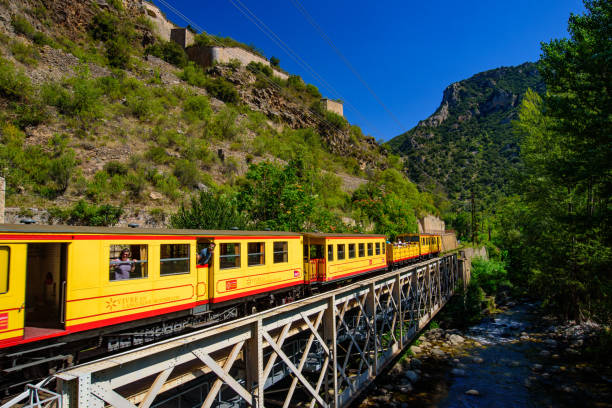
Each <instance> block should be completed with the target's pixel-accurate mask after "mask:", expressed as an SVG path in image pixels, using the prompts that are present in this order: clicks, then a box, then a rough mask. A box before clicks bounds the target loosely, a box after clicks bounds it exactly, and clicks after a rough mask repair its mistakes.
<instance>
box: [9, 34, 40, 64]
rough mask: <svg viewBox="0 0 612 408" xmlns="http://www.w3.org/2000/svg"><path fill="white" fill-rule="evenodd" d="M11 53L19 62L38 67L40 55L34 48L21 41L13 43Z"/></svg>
mask: <svg viewBox="0 0 612 408" xmlns="http://www.w3.org/2000/svg"><path fill="white" fill-rule="evenodd" d="M11 53H12V54H13V57H15V59H16V60H17V61H19V62H21V63H22V64H26V65H33V66H36V64H37V63H38V59H39V58H40V54H38V51H37V50H36V48H35V47H34V46H32V45H29V44H26V43H24V42H22V41H19V40H15V41H13V42H11Z"/></svg>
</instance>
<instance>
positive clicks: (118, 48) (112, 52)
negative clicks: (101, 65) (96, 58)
mask: <svg viewBox="0 0 612 408" xmlns="http://www.w3.org/2000/svg"><path fill="white" fill-rule="evenodd" d="M106 58H107V59H108V63H109V65H110V66H111V67H114V68H126V67H127V65H128V63H129V62H130V45H129V44H128V42H127V40H126V39H125V38H123V37H118V38H115V39H113V40H110V41H107V42H106Z"/></svg>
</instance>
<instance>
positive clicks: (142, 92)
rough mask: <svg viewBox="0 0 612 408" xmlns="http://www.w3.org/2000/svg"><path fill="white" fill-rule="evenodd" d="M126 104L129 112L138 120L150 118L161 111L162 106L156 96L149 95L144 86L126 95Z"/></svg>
mask: <svg viewBox="0 0 612 408" xmlns="http://www.w3.org/2000/svg"><path fill="white" fill-rule="evenodd" d="M126 105H127V107H128V108H129V110H130V112H131V113H132V114H133V115H134V116H136V117H138V118H139V119H140V120H147V119H150V118H151V117H152V116H154V115H156V114H157V113H159V112H161V111H162V106H161V104H160V102H159V100H158V99H157V98H154V97H153V96H152V95H151V92H150V91H149V90H148V89H146V88H141V89H139V90H138V91H136V92H133V93H131V94H129V95H127V97H126Z"/></svg>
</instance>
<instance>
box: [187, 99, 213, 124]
mask: <svg viewBox="0 0 612 408" xmlns="http://www.w3.org/2000/svg"><path fill="white" fill-rule="evenodd" d="M211 115H212V110H211V109H210V103H209V102H208V98H207V97H206V96H204V95H194V96H190V97H188V98H187V99H186V100H185V103H184V105H183V116H184V117H185V118H186V119H187V120H189V121H192V122H195V121H196V120H206V121H207V120H209V119H210V116H211Z"/></svg>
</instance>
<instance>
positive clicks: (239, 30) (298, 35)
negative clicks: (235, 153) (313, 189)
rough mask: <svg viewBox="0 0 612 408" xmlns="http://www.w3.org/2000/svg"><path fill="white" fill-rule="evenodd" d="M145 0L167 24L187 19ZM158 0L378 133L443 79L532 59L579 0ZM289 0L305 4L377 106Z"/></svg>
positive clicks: (417, 108)
mask: <svg viewBox="0 0 612 408" xmlns="http://www.w3.org/2000/svg"><path fill="white" fill-rule="evenodd" d="M153 1H154V3H155V4H157V5H158V6H160V8H161V9H162V10H163V11H164V12H166V14H167V16H168V17H169V18H170V19H171V20H172V21H174V22H175V23H176V24H178V25H180V26H186V25H187V23H186V22H185V21H184V20H182V19H181V18H179V17H177V16H176V15H175V14H174V13H173V12H172V11H170V10H169V9H168V8H167V7H165V6H164V5H163V4H161V2H160V1H159V0H153ZM164 1H166V2H167V3H169V4H170V5H172V6H173V7H175V8H176V9H178V10H180V11H181V12H182V13H183V14H184V15H185V16H187V17H188V18H189V19H190V20H192V21H193V22H195V23H196V24H197V25H198V26H199V27H201V28H203V29H204V30H205V31H207V32H209V33H212V34H218V35H222V36H230V37H232V38H235V39H236V40H238V41H241V42H244V43H247V44H254V45H255V46H257V47H258V48H259V49H261V50H262V51H263V52H264V54H265V55H266V56H267V57H268V58H269V57H270V56H273V55H274V56H276V57H277V58H279V59H280V65H281V67H283V68H284V69H285V70H287V71H289V72H290V73H292V74H297V75H300V76H302V78H304V80H305V81H306V82H309V83H313V84H315V85H317V87H319V89H320V90H321V93H322V94H323V95H324V96H327V97H331V98H338V97H341V98H342V99H344V100H345V101H347V103H346V104H345V107H344V112H345V116H346V118H347V119H348V120H349V121H350V122H351V123H354V124H357V125H359V126H361V128H362V129H363V131H364V133H366V134H371V135H372V136H374V137H375V138H376V139H383V140H388V139H390V138H392V137H394V136H397V135H398V134H401V133H403V132H405V131H407V130H409V129H411V128H412V127H414V126H415V125H416V124H417V123H418V121H419V120H422V119H425V118H426V117H428V116H429V115H430V114H432V113H433V112H434V111H435V109H436V108H437V107H438V105H439V104H440V101H441V98H442V92H443V90H444V88H445V87H446V86H448V85H449V84H451V83H453V82H456V81H460V80H462V79H465V78H468V77H470V76H472V75H474V74H476V73H478V72H482V71H486V70H489V69H493V68H496V67H500V66H510V65H518V64H521V63H523V62H526V61H536V60H537V59H538V58H539V55H540V42H541V41H549V40H551V39H553V38H560V37H565V36H567V30H566V27H567V19H568V17H569V14H570V12H574V13H582V12H583V11H584V7H583V5H582V1H580V0H514V1H499V0H498V1H482V0H481V1H473V0H463V1H437V2H436V1H413V0H408V1H395V0H393V1H378V2H373V1H362V0H353V1H344V0H342V1H323V0H276V1H268V0H257V1H255V0H216V1H214V0H213V1H210V0H209V1H197V2H196V1H187V0H164ZM232 2H233V3H234V4H236V5H238V6H240V5H241V4H242V5H244V6H246V7H247V8H248V9H249V10H250V11H251V12H252V13H253V14H254V15H255V16H257V18H259V19H260V20H261V21H263V23H265V24H266V25H267V26H268V27H269V28H270V29H271V30H272V31H273V32H274V33H275V34H276V35H277V36H278V37H279V38H280V39H281V40H282V41H283V42H284V43H285V44H287V46H289V47H290V48H291V49H292V50H293V52H294V53H295V54H297V55H298V56H299V57H300V58H301V59H302V60H304V61H306V62H307V63H308V65H310V67H312V69H313V70H314V71H316V73H317V75H318V76H319V77H320V78H323V79H324V81H325V82H326V83H328V84H329V85H331V87H332V88H333V89H330V88H329V87H327V86H326V85H325V84H324V83H322V81H320V80H319V79H318V78H316V77H315V75H313V74H311V73H310V72H309V71H308V70H307V69H305V68H303V67H302V66H300V65H299V64H298V63H297V62H295V61H294V60H293V59H292V58H291V57H290V56H289V55H288V54H287V53H285V51H283V50H282V49H281V48H280V47H279V46H278V45H277V44H275V43H274V42H273V41H272V40H271V39H270V38H269V37H267V36H266V34H264V33H263V32H262V31H260V29H258V28H257V27H256V26H255V25H254V24H253V23H252V22H251V21H249V20H248V19H247V18H246V17H245V16H244V15H243V14H242V13H241V12H240V11H238V9H237V8H236V7H235V6H234V5H233V4H232ZM294 4H301V5H302V6H303V7H304V8H305V9H306V10H307V11H308V13H309V14H310V15H311V16H312V18H313V19H314V21H315V22H316V23H317V24H318V25H319V26H320V27H321V28H322V30H323V31H324V32H325V34H326V35H327V36H328V37H329V38H330V39H331V41H332V42H333V43H334V44H335V46H336V47H337V48H338V49H339V50H340V51H341V52H342V54H343V55H344V56H345V57H346V58H347V60H348V61H349V62H350V63H351V64H352V66H353V67H354V68H355V69H356V70H357V72H358V73H359V74H360V75H361V77H362V78H363V79H364V80H365V82H366V83H367V84H368V86H369V87H370V88H371V89H373V91H374V92H375V94H376V95H377V96H378V98H380V100H381V101H382V104H383V105H384V106H386V109H385V108H384V107H383V106H381V104H380V103H378V102H377V100H376V99H375V98H374V96H372V94H371V93H370V92H369V91H368V89H367V88H366V87H365V86H364V85H363V84H362V83H361V82H360V80H359V79H358V78H357V77H356V76H355V75H353V73H352V72H351V70H350V69H349V68H348V67H347V65H345V64H344V63H343V61H342V60H341V58H340V57H339V56H338V55H337V54H336V53H335V52H334V50H333V49H332V48H331V47H330V46H329V45H328V44H327V43H326V42H325V41H324V39H323V38H321V37H320V36H319V34H318V33H317V31H316V30H315V28H313V27H312V26H311V25H310V24H309V23H308V21H307V20H306V18H305V17H304V16H303V15H302V14H300V12H299V11H298V9H297V8H296V6H295V5H294ZM243 10H244V9H243ZM245 11H246V10H245ZM349 104H350V105H351V106H352V107H353V108H351V107H349V106H348V105H349ZM387 109H388V110H389V111H390V112H391V114H389V113H388V112H387Z"/></svg>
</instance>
